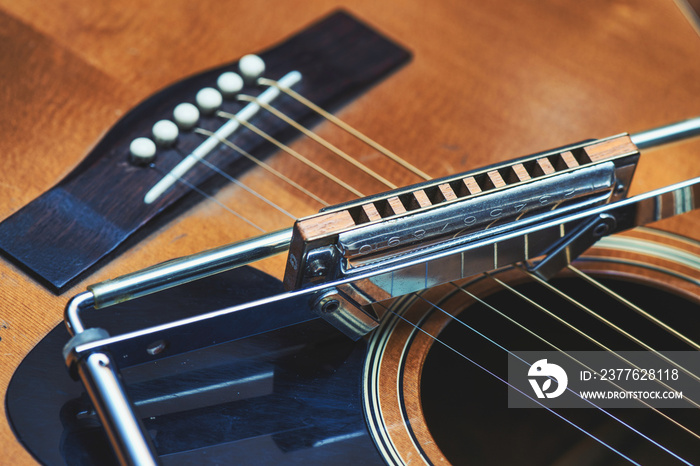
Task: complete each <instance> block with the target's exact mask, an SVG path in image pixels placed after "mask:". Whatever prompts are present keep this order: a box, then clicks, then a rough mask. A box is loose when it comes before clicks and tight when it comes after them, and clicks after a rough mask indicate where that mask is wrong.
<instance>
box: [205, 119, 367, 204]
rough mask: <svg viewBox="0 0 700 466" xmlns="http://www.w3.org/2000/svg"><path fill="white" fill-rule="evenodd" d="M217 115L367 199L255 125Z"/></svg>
mask: <svg viewBox="0 0 700 466" xmlns="http://www.w3.org/2000/svg"><path fill="white" fill-rule="evenodd" d="M217 115H219V116H220V117H222V118H228V119H232V120H236V121H238V122H239V123H240V124H241V125H242V126H245V127H246V128H248V129H249V130H251V131H252V132H254V133H255V134H257V135H258V136H260V137H262V138H263V139H265V140H266V141H268V142H271V143H272V144H274V145H275V146H277V147H278V148H279V149H280V150H282V151H284V152H286V153H287V154H289V155H291V156H292V157H294V158H295V159H297V160H299V161H300V162H302V163H304V164H306V165H307V166H309V167H311V168H312V169H314V170H316V171H317V172H319V173H320V174H322V175H323V176H325V177H326V178H329V179H331V180H332V181H334V182H335V183H336V184H338V185H340V186H341V187H343V188H345V189H346V190H348V191H350V192H351V193H352V194H354V195H355V196H357V197H365V195H364V194H362V192H360V191H358V190H357V189H355V188H353V187H352V186H350V185H349V184H348V183H346V182H345V181H343V180H341V179H340V178H338V177H337V176H335V175H333V174H332V173H330V172H329V171H328V170H326V169H324V168H323V167H321V166H319V165H317V164H316V163H314V162H312V161H311V160H309V159H307V158H306V157H304V156H303V155H301V154H300V153H299V152H297V151H295V150H294V149H292V148H291V147H289V146H287V145H286V144H283V143H282V142H280V141H278V140H277V139H275V138H274V137H272V136H270V135H269V134H267V133H266V132H264V131H262V130H261V129H259V128H258V127H256V126H254V125H252V124H250V123H248V122H247V121H244V120H242V119H240V118H238V117H237V116H236V115H234V114H232V113H227V112H217Z"/></svg>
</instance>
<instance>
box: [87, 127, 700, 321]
mask: <svg viewBox="0 0 700 466" xmlns="http://www.w3.org/2000/svg"><path fill="white" fill-rule="evenodd" d="M697 135H700V117H698V118H693V119H690V120H686V121H682V122H678V123H674V124H671V125H667V126H663V127H660V128H655V129H651V130H648V131H642V132H639V133H636V134H633V135H631V136H630V137H631V139H632V142H633V143H634V144H635V145H637V147H638V148H640V149H647V148H650V147H655V146H658V145H662V144H667V143H670V142H675V141H679V140H682V139H687V138H690V137H693V136H697ZM291 238H292V229H291V228H288V229H285V230H280V231H277V232H273V233H268V234H266V235H262V236H259V237H256V238H252V239H249V240H245V241H241V242H239V243H235V244H231V245H227V246H222V247H220V248H217V249H212V250H209V251H204V252H201V253H199V254H195V255H192V256H188V257H183V258H179V259H174V260H172V261H168V262H164V263H162V264H158V265H155V266H153V267H149V268H147V269H144V270H141V271H139V272H134V273H131V274H128V275H125V276H123V277H119V278H115V279H112V280H107V281H105V282H102V283H98V284H96V285H92V286H90V287H88V289H89V290H90V291H91V292H92V293H93V295H94V301H95V306H94V307H95V308H96V309H99V308H103V307H107V306H111V305H113V304H116V303H119V302H124V301H129V300H131V299H134V298H137V297H140V296H145V295H147V294H151V293H155V292H157V291H161V290H165V289H167V288H171V287H173V286H177V285H181V284H183V283H187V282H191V281H194V280H198V279H200V278H204V277H207V276H210V275H214V274H217V273H220V272H224V271H227V270H231V269H234V268H236V267H240V266H242V265H246V264H249V263H251V262H255V261H258V260H261V259H265V258H267V257H270V256H272V255H275V254H278V253H282V252H285V251H286V250H287V249H289V243H290V241H291Z"/></svg>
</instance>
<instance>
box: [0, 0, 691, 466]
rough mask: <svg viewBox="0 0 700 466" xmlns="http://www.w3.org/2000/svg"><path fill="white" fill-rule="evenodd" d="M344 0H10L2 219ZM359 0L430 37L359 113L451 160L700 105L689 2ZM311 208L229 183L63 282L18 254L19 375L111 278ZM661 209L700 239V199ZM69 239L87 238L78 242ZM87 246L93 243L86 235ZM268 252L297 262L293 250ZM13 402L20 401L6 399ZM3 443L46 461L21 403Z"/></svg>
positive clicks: (653, 164) (1, 340)
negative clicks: (148, 102) (683, 6)
mask: <svg viewBox="0 0 700 466" xmlns="http://www.w3.org/2000/svg"><path fill="white" fill-rule="evenodd" d="M340 6H341V5H340V3H339V2H335V1H320V0H319V1H316V0H313V1H307V2H304V3H303V6H300V5H298V4H293V3H291V2H214V1H209V0H203V1H200V2H186V1H180V0H175V1H172V0H171V1H167V2H166V1H155V2H147V3H143V2H137V1H133V0H129V1H126V2H119V4H116V3H110V2H89V1H86V0H78V1H68V0H58V1H54V2H50V3H49V4H45V3H44V2H38V1H23V2H14V1H10V0H0V35H1V36H2V46H0V70H1V71H0V83H1V84H2V91H1V92H0V105H1V108H2V109H3V111H2V112H0V128H2V136H3V137H1V138H0V153H1V154H2V160H3V162H4V166H3V170H2V173H1V174H0V220H4V219H6V218H8V217H10V216H11V215H12V214H14V213H15V212H17V211H19V210H20V209H21V208H22V207H23V206H25V205H26V204H28V203H30V202H31V201H32V200H33V199H35V198H37V197H38V196H40V195H41V194H42V193H44V192H46V191H47V190H49V189H50V188H51V187H52V186H54V185H55V184H56V183H57V182H58V181H59V180H61V179H62V178H63V177H64V176H66V175H67V174H68V173H70V172H71V170H73V169H74V168H75V167H76V166H77V165H78V164H79V163H80V162H81V161H82V160H83V158H84V157H85V155H86V154H87V153H88V152H89V151H90V149H91V148H92V147H94V146H95V145H96V144H97V142H98V141H99V139H100V137H101V135H103V134H104V133H105V132H106V131H107V130H108V129H109V128H110V127H112V125H114V124H115V123H116V122H117V121H118V120H119V119H120V118H121V117H122V116H123V115H124V114H126V112H128V111H129V110H130V109H131V108H132V107H134V106H135V105H137V104H138V103H139V102H141V101H143V100H144V99H146V98H148V97H149V96H151V95H152V94H154V93H155V92H157V91H159V90H160V89H162V88H164V87H165V86H167V85H170V84H172V83H174V82H176V81H178V80H180V79H182V78H184V77H187V76H190V75H193V74H196V73H198V72H200V71H202V70H207V69H212V68H215V67H218V66H221V65H223V64H225V63H230V62H232V61H235V60H237V59H238V58H240V57H241V56H243V55H245V54H248V53H252V52H256V51H258V50H263V49H266V48H268V47H270V46H272V45H273V44H275V43H278V42H280V41H283V40H284V39H285V38H287V37H289V36H291V35H293V34H294V33H296V32H297V31H299V30H301V29H303V28H304V27H306V26H308V25H309V24H311V23H313V22H315V21H316V20H318V19H319V18H320V17H323V16H326V15H328V14H329V13H331V12H332V11H334V10H335V9H337V8H339V7H340ZM342 7H343V8H345V9H347V10H348V11H350V12H351V13H352V14H353V15H355V16H357V17H358V18H361V19H362V20H363V21H366V22H367V23H368V24H369V25H371V26H372V27H373V28H375V29H376V30H377V31H379V32H381V33H382V34H384V35H386V36H387V37H389V38H391V39H392V40H393V41H395V42H396V43H398V44H400V45H402V46H403V47H405V48H407V49H408V50H410V51H411V53H412V55H413V59H412V61H411V62H410V63H409V64H408V65H407V66H405V67H404V68H402V69H401V70H399V71H398V72H396V73H395V74H394V75H392V76H390V77H389V78H388V79H387V80H385V81H383V82H381V83H380V84H378V85H377V86H375V87H374V88H372V89H371V90H369V92H367V93H366V94H364V95H362V96H361V97H359V98H358V99H357V100H356V101H354V102H352V103H351V104H350V105H348V106H347V107H345V108H344V109H343V110H342V111H341V113H340V116H341V117H342V118H343V119H344V120H345V121H347V122H349V123H350V124H352V125H353V126H354V127H356V128H358V129H359V130H361V131H362V132H364V133H366V134H367V135H368V136H370V137H371V138H373V139H375V140H377V141H379V142H380V143H381V144H382V145H384V146H387V147H389V148H391V150H392V151H393V152H394V153H397V154H399V155H400V156H401V157H403V158H404V159H405V160H406V161H408V162H409V163H410V164H412V165H414V166H417V167H420V169H421V170H422V171H424V172H426V173H428V174H429V175H430V176H431V177H433V178H439V177H446V176H451V175H454V174H457V173H460V172H464V171H466V170H470V169H475V168H478V167H480V166H484V165H489V164H493V163H498V162H503V161H505V160H508V159H511V158H513V157H516V156H522V155H526V154H530V153H535V152H540V151H544V150H547V149H550V148H552V147H556V146H561V145H563V144H566V143H574V142H577V141H582V140H585V139H589V138H592V137H593V138H595V137H604V136H609V135H612V134H616V133H621V132H623V131H627V132H636V131H641V130H644V129H647V128H650V127H654V126H658V125H662V124H665V123H668V122H671V121H676V120H681V119H685V118H689V117H692V116H696V115H698V114H700V79H698V77H699V76H700V60H698V57H700V38H699V37H698V35H697V34H696V32H695V30H694V29H693V27H692V26H691V24H690V22H689V20H688V19H687V18H686V17H685V16H684V14H683V13H682V12H681V10H680V9H679V8H678V6H677V5H676V4H675V3H674V2H673V1H671V0H653V1H641V0H640V1H602V0H600V1H598V0H595V1H593V2H568V3H565V4H564V3H562V2H557V1H554V0H551V1H550V0H547V1H542V2H519V1H503V2H491V3H488V2H477V1H461V2H448V1H437V2H424V1H420V0H408V1H404V2H400V3H397V2H390V1H377V0H375V1H359V0H358V1H351V2H344V3H342ZM318 132H319V134H320V135H322V136H323V137H325V138H327V139H329V140H331V141H333V143H334V144H336V145H338V146H342V147H344V148H345V151H346V152H348V153H351V154H354V155H355V156H356V157H357V158H358V159H360V160H361V161H362V162H363V163H365V164H366V165H368V166H370V167H371V168H372V169H373V170H375V171H376V172H379V173H383V174H385V175H386V176H387V177H388V178H389V179H390V181H391V182H392V183H393V184H395V185H396V186H405V185H409V184H415V183H417V182H419V181H421V179H420V178H419V177H417V176H416V175H415V174H414V173H411V172H410V171H408V170H396V169H394V168H393V166H392V165H391V164H390V161H388V160H387V159H386V158H382V157H381V156H379V155H378V154H376V153H374V152H373V151H371V150H369V149H368V148H367V147H366V146H364V145H362V144H361V143H359V142H357V141H355V140H354V139H353V138H352V137H351V136H349V135H347V134H345V133H341V132H339V131H338V130H337V128H335V127H334V126H333V125H330V124H323V125H321V126H319V127H318ZM292 147H293V148H294V149H295V150H296V151H298V152H300V153H303V154H305V155H307V156H308V157H309V158H311V159H313V160H315V161H316V162H317V163H318V164H319V165H324V166H326V167H329V168H330V169H335V170H336V172H337V174H338V175H339V176H343V177H345V178H346V179H348V180H352V182H353V184H354V186H356V187H357V188H358V190H360V191H361V192H362V193H363V194H365V195H371V194H376V193H379V192H382V191H385V190H386V189H387V188H386V186H383V185H382V184H381V183H379V182H377V180H376V179H373V178H372V177H369V176H367V175H366V174H365V173H361V172H360V171H358V170H356V169H355V168H354V167H351V166H347V167H346V166H344V165H342V166H341V165H340V164H339V162H338V161H336V160H335V159H334V158H332V156H331V155H329V154H327V153H326V152H324V151H323V150H322V148H320V147H319V146H318V145H316V144H315V143H314V142H313V141H309V140H297V141H296V142H294V143H293V144H292ZM698 150H700V143H699V142H697V141H696V142H688V143H684V144H682V145H675V146H672V147H669V148H666V149H663V150H657V151H653V152H649V153H646V154H644V153H643V154H642V156H641V158H640V162H639V165H638V168H637V172H636V175H635V178H634V181H633V184H632V186H631V187H630V194H636V193H640V192H644V191H648V190H650V189H653V188H657V187H661V186H665V185H668V184H670V183H674V182H678V181H682V180H685V179H688V178H690V177H694V176H700V157H698V156H697V153H698V152H697V151H698ZM269 163H270V164H271V166H272V167H274V168H275V169H276V170H279V171H280V172H284V173H285V174H286V175H288V176H289V177H290V178H294V179H295V180H296V181H297V182H298V183H299V184H301V185H303V186H304V187H305V188H307V189H309V190H310V191H312V192H315V193H323V199H324V200H325V201H327V202H328V203H329V204H338V203H343V202H349V201H352V200H354V196H353V195H352V193H349V192H348V191H346V190H342V189H338V187H337V186H336V185H335V184H334V183H333V182H332V181H331V180H329V179H327V178H324V177H320V176H317V175H315V174H314V173H313V172H312V171H311V170H308V169H307V168H306V167H305V166H303V165H302V164H300V163H298V162H295V161H294V160H291V159H290V158H289V157H277V156H275V157H273V158H271V159H270V160H269ZM241 180H242V181H243V182H245V183H246V184H247V185H249V186H251V187H253V188H254V189H255V190H256V191H257V192H259V193H260V194H261V195H263V196H265V197H267V198H270V199H273V200H274V201H275V202H276V203H277V204H278V205H279V206H280V207H282V208H283V209H284V210H285V211H288V212H291V213H292V214H293V216H295V217H297V218H301V217H306V216H309V215H312V214H314V213H316V212H318V210H319V209H320V208H321V207H322V205H319V203H318V202H317V201H315V200H314V199H312V198H310V197H308V196H305V195H302V194H300V193H299V192H298V191H297V190H294V189H293V188H291V187H289V186H285V185H282V184H280V183H279V182H277V181H276V180H274V179H272V178H270V177H267V176H265V175H264V174H263V173H261V172H260V171H253V172H250V173H248V174H246V175H244V176H243V177H242V178H241ZM221 204H225V205H226V206H228V207H229V208H231V209H233V210H235V211H236V212H238V213H239V214H240V215H242V216H244V217H246V218H248V219H251V220H253V221H254V222H255V223H256V224H257V225H259V226H261V227H262V228H263V229H265V230H267V231H273V230H278V229H281V228H286V227H289V226H291V224H292V221H291V220H290V219H289V218H288V217H286V216H285V215H282V214H280V213H279V212H275V213H273V214H268V213H265V214H263V213H262V208H261V206H260V204H259V201H258V200H255V199H252V198H251V197H250V196H249V195H248V194H246V193H244V192H243V191H242V190H241V189H240V188H237V187H235V186H226V187H223V188H221V189H220V190H219V191H218V193H216V201H211V200H204V201H202V202H199V203H197V204H196V205H194V206H193V207H192V208H191V209H189V210H188V211H186V212H185V213H184V214H182V215H180V216H178V217H176V218H171V219H168V220H169V221H167V222H162V224H161V225H160V226H159V228H158V229H157V230H156V231H154V232H151V233H149V234H148V235H142V236H143V237H140V238H138V239H139V240H140V242H138V244H135V245H134V246H133V247H132V248H131V249H129V250H128V251H126V252H124V253H123V254H121V255H120V256H119V257H118V258H117V259H115V260H114V261H112V262H111V263H109V264H108V265H105V266H103V267H102V268H100V269H98V270H97V271H95V272H94V273H93V274H92V275H90V276H88V277H87V278H85V279H81V280H82V281H80V282H79V283H77V284H75V285H74V286H73V287H72V288H70V289H68V290H67V291H66V292H65V293H63V294H62V295H60V296H57V295H56V294H54V293H53V292H52V291H50V290H48V289H46V288H45V287H44V286H42V285H41V284H40V283H38V282H36V281H35V280H34V279H32V278H30V276H29V275H28V274H26V273H25V272H24V271H23V270H22V269H21V268H20V267H19V266H18V265H16V264H15V263H14V262H13V261H12V260H11V259H10V258H9V257H2V260H1V261H0V293H1V295H0V296H1V298H2V299H1V300H0V355H2V364H0V387H1V388H2V390H1V391H0V392H1V393H2V395H3V399H4V395H5V391H6V389H7V386H8V384H9V381H10V379H11V377H12V374H13V373H14V370H15V369H16V368H17V366H18V365H19V364H20V363H21V361H22V359H23V358H24V357H25V356H26V355H27V353H28V352H29V351H30V350H31V349H32V348H33V347H34V346H35V345H36V344H37V343H38V342H39V341H40V340H41V339H42V338H43V337H44V335H46V334H47V333H48V332H49V331H50V330H51V329H52V328H54V327H55V326H56V325H57V324H58V323H59V322H60V321H61V320H62V317H63V308H64V306H65V304H66V301H67V300H68V298H69V297H70V296H73V295H74V294H76V293H77V292H80V291H82V290H84V289H85V287H86V286H87V285H88V284H90V283H94V282H97V281H101V280H105V279H107V278H111V277H115V276H118V275H122V274H125V273H128V272H132V271H135V270H138V269H141V268H144V267H147V266H149V265H152V264H155V263H158V262H162V261H165V260H168V259H172V258H174V257H180V256H183V255H186V254H192V253H196V252H199V251H201V250H203V249H207V248H212V247H215V246H219V245H222V244H226V243H230V242H234V241H238V240H242V239H245V238H249V237H252V236H255V235H257V234H259V231H256V230H255V229H253V228H251V227H250V226H249V225H248V224H246V223H245V222H241V221H240V220H239V219H237V218H234V217H233V216H231V215H230V214H229V213H227V211H226V210H225V209H223V208H222V207H221ZM659 226H660V227H662V228H664V229H668V230H671V231H674V232H677V233H681V234H684V235H686V236H691V237H695V238H696V239H697V238H698V233H697V232H698V231H700V217H698V216H697V215H692V216H687V218H682V219H671V220H668V221H664V222H663V223H661V224H659ZM66 241H67V242H69V240H66ZM70 246H71V247H75V246H76V245H70ZM260 268H261V269H262V270H263V271H265V272H267V273H269V274H271V275H273V276H275V277H277V278H280V279H281V278H282V275H283V272H284V268H285V258H284V257H276V258H273V259H269V260H266V261H265V262H263V263H262V264H261V265H260ZM4 410H5V404H4V403H3V413H4ZM0 445H2V447H3V461H7V462H8V463H12V464H33V463H34V462H35V460H34V459H33V458H32V457H31V455H30V454H29V453H28V452H27V451H25V449H24V448H23V447H22V445H20V443H19V442H18V441H17V440H16V438H15V436H14V434H13V432H12V430H11V428H10V426H9V424H8V423H7V420H6V417H5V415H3V416H2V420H0Z"/></svg>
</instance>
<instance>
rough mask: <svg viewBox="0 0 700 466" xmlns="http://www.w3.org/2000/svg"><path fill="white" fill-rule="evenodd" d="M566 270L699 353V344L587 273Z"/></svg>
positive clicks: (573, 268)
mask: <svg viewBox="0 0 700 466" xmlns="http://www.w3.org/2000/svg"><path fill="white" fill-rule="evenodd" d="M568 269H569V270H571V271H572V272H573V273H575V274H576V275H578V276H579V277H580V278H582V279H583V280H585V281H586V282H588V283H589V284H591V285H593V286H595V287H596V288H598V289H599V290H601V291H602V292H604V293H605V294H607V295H608V296H610V297H612V298H613V299H615V300H616V301H618V302H619V303H621V304H623V305H625V306H626V307H627V308H629V309H631V310H633V311H634V312H636V313H637V314H639V315H641V316H642V317H644V318H645V319H647V320H649V321H651V322H653V323H654V324H656V325H658V326H659V327H661V328H662V329H664V330H666V331H667V332H668V333H670V334H671V335H673V336H675V337H676V338H678V339H679V340H681V341H682V342H684V343H686V344H687V345H688V346H691V347H693V349H695V350H697V351H700V344H698V343H696V342H695V341H694V340H692V339H690V338H688V337H687V336H685V335H683V334H682V333H681V332H679V331H678V330H676V329H674V328H673V327H671V326H670V325H668V324H666V323H665V322H663V321H662V320H661V319H659V318H657V317H655V316H653V315H651V314H650V313H649V312H647V311H645V310H644V309H642V308H641V307H639V306H637V305H636V304H634V303H633V302H631V301H630V300H628V299H627V298H625V297H624V296H621V295H620V294H619V293H616V292H615V291H613V290H611V289H610V288H608V287H607V286H605V285H604V284H602V283H601V282H599V281H598V280H596V279H595V278H593V277H591V276H590V275H588V274H587V273H585V272H583V271H582V270H579V269H578V268H576V267H574V266H573V265H569V266H568Z"/></svg>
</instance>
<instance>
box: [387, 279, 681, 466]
mask: <svg viewBox="0 0 700 466" xmlns="http://www.w3.org/2000/svg"><path fill="white" fill-rule="evenodd" d="M414 294H415V293H414ZM415 295H417V294H415ZM378 304H380V305H381V306H382V307H383V308H384V309H386V310H387V311H388V312H390V313H391V314H393V315H394V316H396V317H397V318H399V319H401V320H402V321H404V322H405V323H406V324H408V325H409V326H410V327H412V328H414V329H416V330H418V331H419V332H421V333H423V334H425V335H426V336H427V337H428V338H431V339H432V340H434V341H435V342H437V343H439V344H441V345H442V346H444V347H445V348H447V349H448V350H450V351H452V352H453V353H455V354H456V355H457V356H459V357H461V358H462V359H464V360H466V361H468V362H470V363H471V364H472V365H474V366H476V367H477V368H479V369H481V370H482V371H484V372H485V373H487V374H489V375H490V376H492V377H493V378H495V379H496V380H498V381H499V382H501V383H503V384H505V385H507V386H508V387H511V388H512V389H514V390H515V391H517V392H518V393H520V394H522V395H523V396H524V397H526V398H528V399H529V400H530V401H532V402H534V403H536V404H538V405H539V406H540V407H542V408H544V409H546V410H547V411H548V412H550V413H551V414H553V415H554V416H556V417H558V418H559V419H561V420H562V421H564V422H566V423H567V424H569V425H571V426H572V427H574V428H575V429H577V430H578V431H580V432H581V433H583V434H585V435H587V436H588V437H590V438H592V439H593V440H595V441H596V442H598V443H600V444H601V445H603V446H604V447H605V448H608V449H609V450H610V451H612V452H614V453H615V454H617V455H619V456H620V457H622V458H624V459H625V460H627V461H629V462H630V463H632V464H636V465H639V464H640V463H638V462H636V461H634V460H633V459H632V458H630V457H629V456H627V455H625V454H624V453H623V452H621V451H620V450H618V449H616V448H614V447H613V446H612V445H609V444H608V443H606V442H604V441H603V440H602V439H601V438H599V437H597V436H596V435H595V434H593V433H592V432H589V431H588V430H586V429H584V428H583V427H581V426H579V425H578V424H576V423H574V422H573V421H571V420H570V419H568V418H566V417H565V416H564V415H562V414H560V413H558V412H556V411H554V409H552V408H550V407H548V406H545V405H544V404H543V403H542V402H540V401H539V400H537V399H535V398H533V397H532V396H531V395H529V394H527V393H525V392H524V391H522V390H520V389H519V388H517V387H515V386H513V385H512V384H510V383H509V382H508V381H507V380H506V379H504V378H502V377H500V376H499V375H497V374H496V373H495V372H493V371H491V370H489V369H488V368H486V366H484V365H481V364H479V363H478V362H476V361H475V360H473V359H471V358H469V357H468V356H467V355H465V354H464V353H462V352H460V351H459V350H457V349H456V348H454V347H452V346H451V345H449V344H448V343H446V342H444V341H443V340H441V339H440V338H439V337H437V336H435V335H432V334H431V333H430V332H428V331H427V330H425V329H423V328H422V327H420V326H418V325H416V324H414V323H413V322H411V321H409V320H408V319H407V318H406V317H404V316H403V315H401V314H399V313H397V312H396V311H394V310H393V309H391V308H390V307H387V306H386V305H384V304H383V303H378ZM681 461H683V460H681ZM685 463H686V464H690V463H688V462H685Z"/></svg>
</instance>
